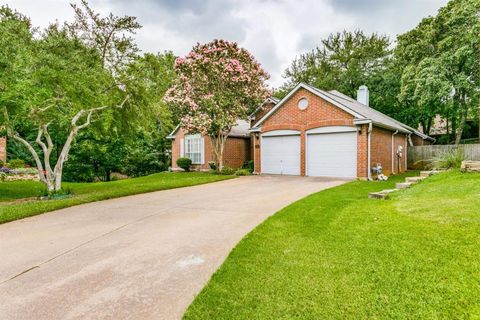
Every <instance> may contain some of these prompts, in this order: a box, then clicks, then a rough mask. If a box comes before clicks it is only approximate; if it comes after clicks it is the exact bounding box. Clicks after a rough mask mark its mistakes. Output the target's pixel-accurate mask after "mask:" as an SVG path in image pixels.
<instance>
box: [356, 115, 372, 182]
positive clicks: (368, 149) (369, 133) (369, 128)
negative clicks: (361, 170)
mask: <svg viewBox="0 0 480 320" xmlns="http://www.w3.org/2000/svg"><path fill="white" fill-rule="evenodd" d="M372 128H373V125H372V123H371V122H370V123H369V124H368V133H367V135H368V137H367V179H368V180H372V170H371V168H370V167H371V164H370V159H371V154H370V147H371V136H372ZM357 155H358V150H357ZM357 175H358V172H357Z"/></svg>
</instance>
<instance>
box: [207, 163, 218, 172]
mask: <svg viewBox="0 0 480 320" xmlns="http://www.w3.org/2000/svg"><path fill="white" fill-rule="evenodd" d="M208 165H209V166H210V169H212V170H213V171H217V169H218V167H217V163H216V162H215V161H208Z"/></svg>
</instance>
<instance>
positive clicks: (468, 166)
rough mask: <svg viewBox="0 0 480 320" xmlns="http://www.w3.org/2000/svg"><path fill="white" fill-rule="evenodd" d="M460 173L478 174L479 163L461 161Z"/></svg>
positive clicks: (479, 170) (479, 169)
mask: <svg viewBox="0 0 480 320" xmlns="http://www.w3.org/2000/svg"><path fill="white" fill-rule="evenodd" d="M460 170H462V172H480V161H470V160H468V161H462V166H461V167H460Z"/></svg>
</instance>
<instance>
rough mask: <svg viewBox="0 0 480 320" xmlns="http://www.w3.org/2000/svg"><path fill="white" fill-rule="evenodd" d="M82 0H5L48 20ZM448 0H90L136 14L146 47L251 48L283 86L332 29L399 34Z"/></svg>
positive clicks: (66, 14) (105, 9) (274, 82)
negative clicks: (296, 63) (230, 44)
mask: <svg viewBox="0 0 480 320" xmlns="http://www.w3.org/2000/svg"><path fill="white" fill-rule="evenodd" d="M79 1H80V0H70V1H69V0H0V3H1V4H8V5H9V6H10V7H12V8H14V9H16V10H17V11H20V12H21V13H23V14H25V15H27V16H29V17H30V18H31V19H32V23H33V25H35V26H38V27H45V26H47V25H48V24H49V22H53V21H55V20H58V21H60V22H63V21H65V20H67V21H71V20H72V19H73V11H72V9H71V8H70V5H69V3H71V2H74V3H79ZM447 2H448V1H447V0H184V1H182V0H90V1H89V3H90V5H91V6H92V7H93V8H94V10H96V11H98V12H100V13H102V14H107V13H109V12H113V13H114V14H115V15H119V16H123V15H131V16H135V17H137V20H138V21H139V23H140V24H141V25H142V26H143V28H142V29H141V30H140V31H138V33H137V34H136V36H135V37H136V39H137V42H138V45H139V47H140V49H141V50H142V51H143V52H163V51H166V50H171V51H173V52H174V53H175V54H176V55H179V56H182V55H186V54H187V53H188V52H189V51H190V49H191V48H192V46H193V45H194V44H195V43H197V42H201V43H202V42H208V41H210V40H212V39H220V38H222V39H225V40H230V41H236V42H238V43H239V44H240V45H241V46H242V47H244V48H246V49H247V50H249V51H250V52H251V53H252V54H253V55H254V56H255V57H256V58H257V60H258V61H259V62H260V63H261V64H262V66H263V67H264V68H265V70H266V71H267V72H268V73H269V74H270V75H271V79H270V80H269V83H270V85H271V86H273V87H278V86H280V85H281V84H282V83H283V82H284V81H285V80H284V79H283V77H282V74H283V72H284V71H285V69H286V68H287V67H288V66H289V65H290V63H291V62H292V60H293V59H294V58H295V57H296V56H298V55H299V54H301V53H304V52H308V51H310V50H312V49H314V48H315V47H317V46H318V45H319V44H320V41H321V39H324V38H326V37H327V36H328V35H329V34H330V33H332V32H338V31H342V30H350V31H354V30H356V29H360V30H363V31H364V32H366V33H372V32H376V33H379V34H385V35H387V36H389V37H390V38H391V40H395V37H396V35H398V34H402V33H403V32H406V31H408V30H410V29H412V28H414V27H415V26H416V25H417V24H418V23H419V22H420V21H421V19H422V18H423V17H426V16H428V15H435V14H436V12H437V11H438V9H439V8H440V7H442V6H444V5H445V4H446V3H447Z"/></svg>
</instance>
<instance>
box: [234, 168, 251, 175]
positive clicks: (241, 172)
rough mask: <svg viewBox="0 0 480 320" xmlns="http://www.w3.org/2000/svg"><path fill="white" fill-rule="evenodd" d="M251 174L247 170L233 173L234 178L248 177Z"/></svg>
mask: <svg viewBox="0 0 480 320" xmlns="http://www.w3.org/2000/svg"><path fill="white" fill-rule="evenodd" d="M251 174H252V173H251V172H250V170H249V169H238V170H237V171H235V175H236V176H249V175H251Z"/></svg>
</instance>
